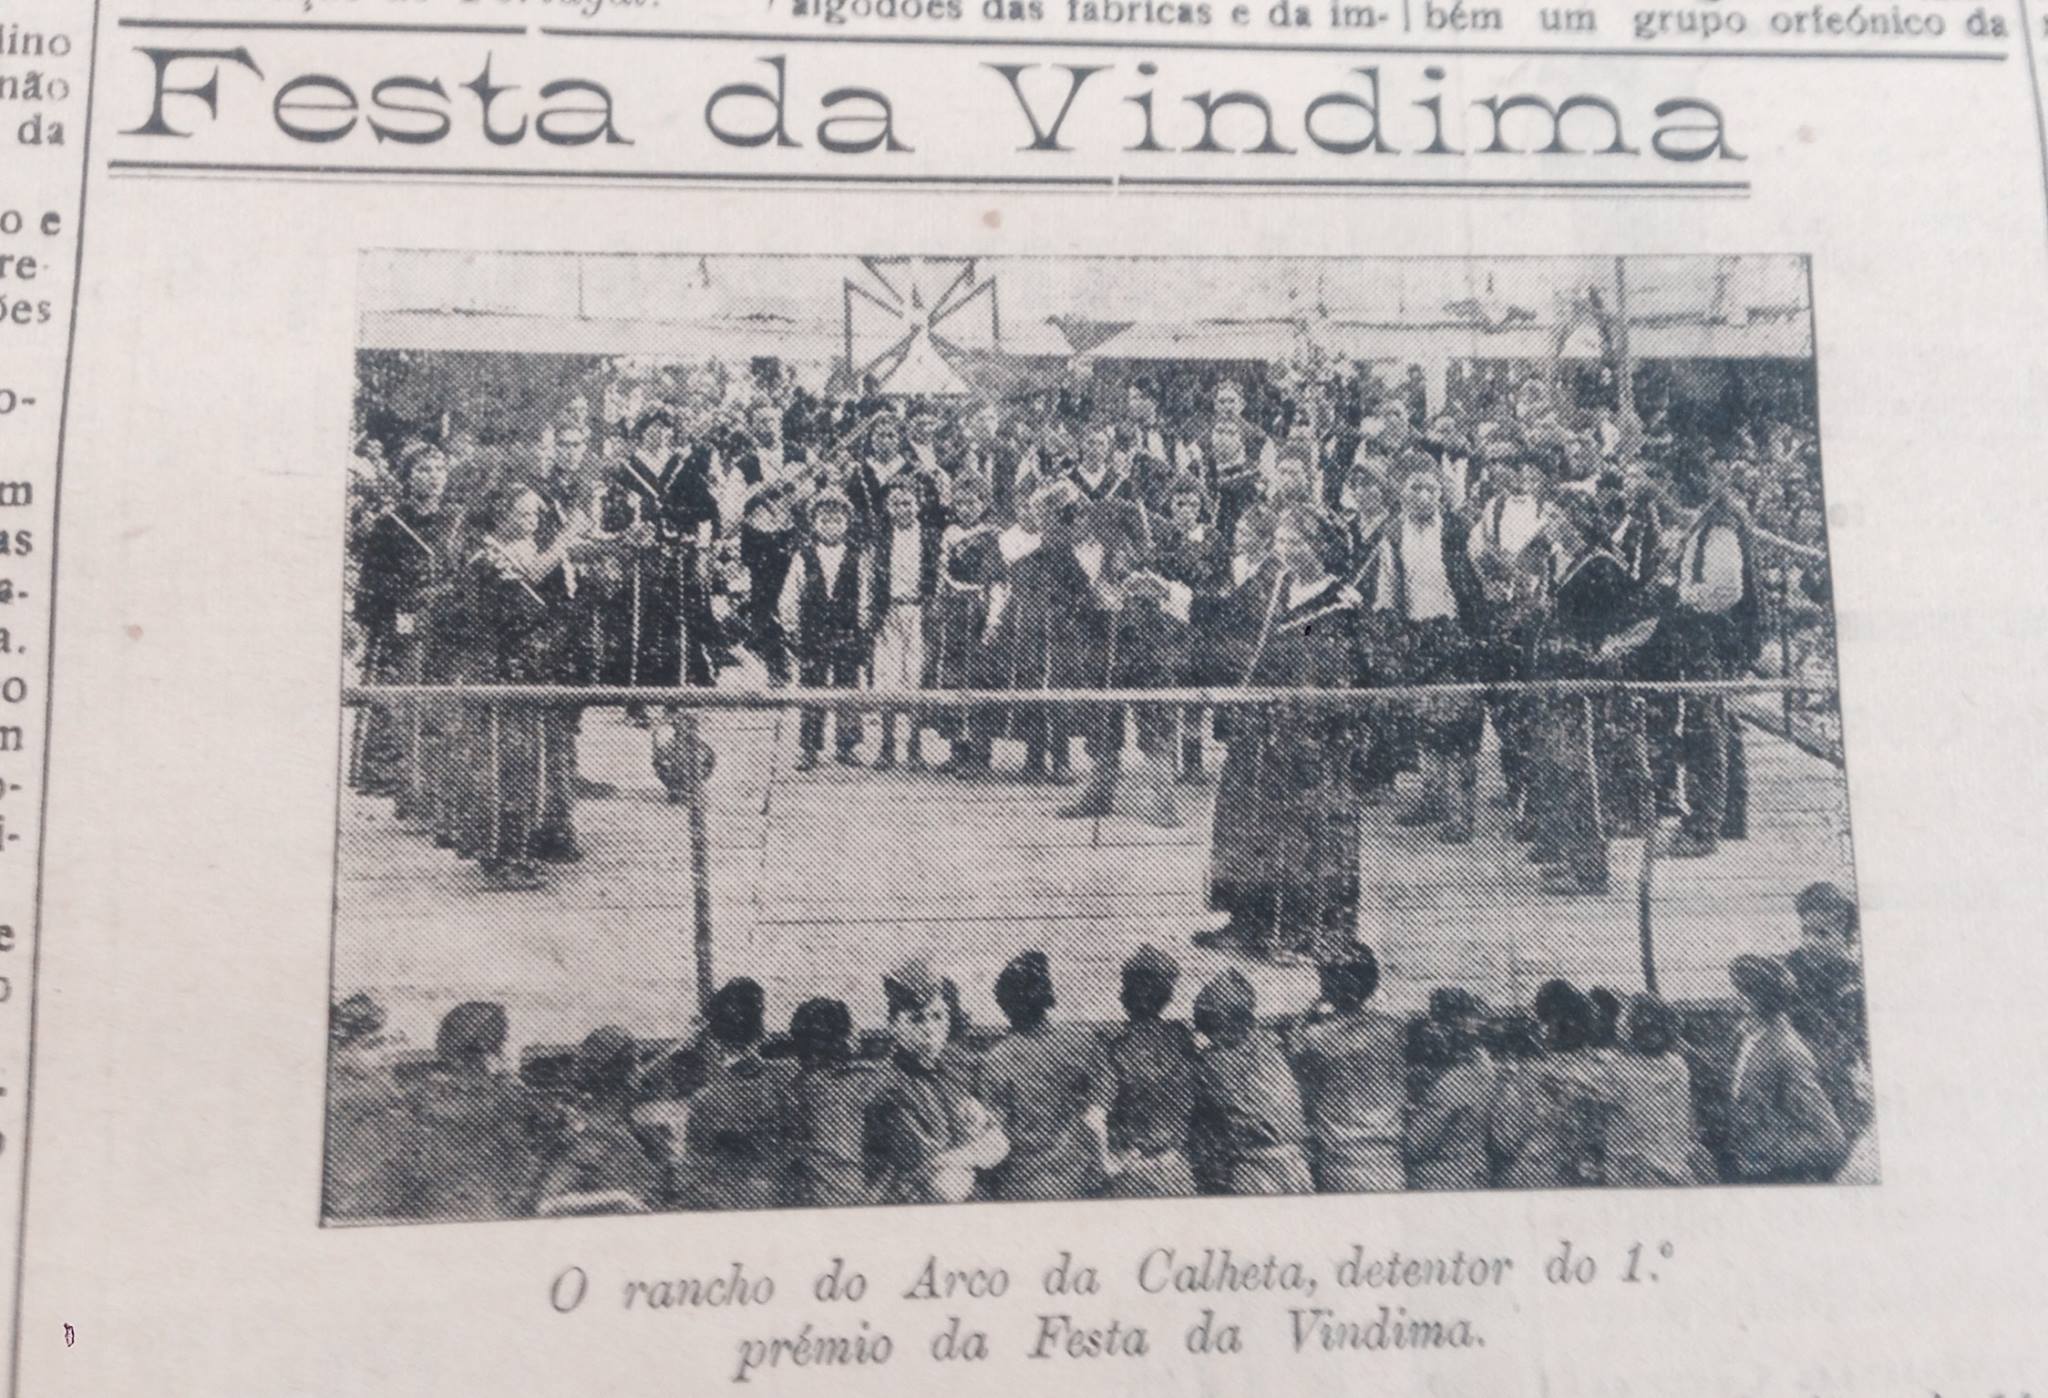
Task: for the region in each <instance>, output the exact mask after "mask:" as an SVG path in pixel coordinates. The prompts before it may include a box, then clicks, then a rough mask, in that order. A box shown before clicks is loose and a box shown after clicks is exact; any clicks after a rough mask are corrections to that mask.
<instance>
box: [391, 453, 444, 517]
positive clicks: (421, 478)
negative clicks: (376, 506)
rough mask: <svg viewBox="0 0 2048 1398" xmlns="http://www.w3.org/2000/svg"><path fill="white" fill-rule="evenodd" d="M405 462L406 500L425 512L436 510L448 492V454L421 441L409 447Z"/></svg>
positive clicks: (424, 513) (429, 512)
mask: <svg viewBox="0 0 2048 1398" xmlns="http://www.w3.org/2000/svg"><path fill="white" fill-rule="evenodd" d="M402 464H403V466H404V468H405V499H406V503H407V504H409V505H411V506H412V507H413V508H414V509H415V510H418V511H419V512H420V513H421V514H423V515H430V514H433V513H435V512H436V511H437V510H439V509H440V508H441V501H442V500H443V499H444V498H445V497H446V496H447V494H448V453H446V452H444V451H442V450H441V449H440V448H439V447H437V446H432V445H430V444H428V443H426V442H417V443H415V444H414V445H413V446H411V447H410V448H408V449H407V450H406V453H405V455H404V457H403V458H402Z"/></svg>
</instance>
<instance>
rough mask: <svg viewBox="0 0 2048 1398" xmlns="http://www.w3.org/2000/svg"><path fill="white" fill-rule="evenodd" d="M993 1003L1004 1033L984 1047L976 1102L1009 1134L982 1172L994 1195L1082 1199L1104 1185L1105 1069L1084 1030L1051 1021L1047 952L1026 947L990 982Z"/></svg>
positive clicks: (1099, 1048)
mask: <svg viewBox="0 0 2048 1398" xmlns="http://www.w3.org/2000/svg"><path fill="white" fill-rule="evenodd" d="M995 992H996V1005H997V1007H998V1008H1000V1009H1001V1010H1002V1012H1003V1016H1004V1018H1006V1019H1008V1020H1009V1021H1010V1032H1009V1033H1008V1034H1007V1035H1005V1036H1004V1037H1003V1038H1001V1039H998V1040H997V1041H996V1042H995V1043H993V1044H991V1045H989V1047H988V1050H987V1051H986V1052H985V1053H983V1054H982V1056H981V1063H980V1065H979V1067H978V1069H977V1070H976V1073H975V1096H977V1097H979V1098H980V1099H981V1101H982V1105H984V1106H986V1107H987V1108H988V1109H989V1111H990V1112H992V1113H993V1114H994V1116H995V1120H996V1124H997V1125H998V1126H999V1127H1000V1128H1001V1129H1002V1131H1003V1133H1004V1134H1005V1135H1006V1136H1008V1137H1009V1141H1010V1153H1009V1155H1008V1156H1006V1157H1005V1158H1004V1160H1003V1162H1002V1164H1000V1165H998V1166H996V1167H995V1169H993V1170H992V1171H990V1172H989V1190H990V1193H991V1194H993V1195H994V1197H996V1198H998V1199H1082V1198H1086V1197H1088V1196H1089V1195H1091V1194H1094V1193H1096V1192H1097V1191H1099V1190H1100V1189H1101V1188H1102V1186H1103V1184H1104V1183H1105V1182H1106V1179H1107V1175H1106V1173H1105V1171H1104V1168H1103V1153H1104V1144H1103V1136H1104V1134H1105V1127H1104V1105H1105V1104H1106V1103H1107V1102H1108V1100H1109V1094H1110V1077H1109V1063H1108V1061H1107V1060H1106V1059H1105V1058H1104V1057H1103V1052H1102V1044H1101V1042H1100V1040H1098V1039H1097V1038H1096V1037H1095V1035H1094V1034H1093V1033H1092V1032H1091V1031H1090V1030H1088V1029H1086V1028H1085V1027H1083V1026H1080V1025H1074V1024H1057V1023H1053V1022H1052V1021H1051V1020H1050V1019H1049V1018H1048V1014H1049V1012H1050V1011H1051V1010H1052V1008H1053V1006H1054V1005H1056V1004H1057V1003H1058V997H1057V996H1056V995H1055V994H1054V992H1053V983H1052V968H1051V966H1050V965H1049V964H1048V963H1047V961H1046V957H1045V953H1044V952H1040V951H1027V952H1024V953H1022V954H1021V955H1019V956H1017V957H1016V958H1015V959H1014V960H1012V961H1011V962H1010V964H1009V965H1007V966H1005V967H1004V968H1003V970H1002V974H1000V975H999V976H997V977H996V986H995Z"/></svg>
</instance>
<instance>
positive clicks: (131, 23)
mask: <svg viewBox="0 0 2048 1398" xmlns="http://www.w3.org/2000/svg"><path fill="white" fill-rule="evenodd" d="M115 23H116V24H117V25H119V26H120V27H121V28H123V29H229V30H233V29H248V30H260V29H303V30H305V31H307V32H308V33H314V34H498V35H506V34H509V35H519V36H523V35H525V34H526V32H527V28H526V26H525V25H523V24H383V23H379V22H377V21H375V20H346V19H336V20H294V19H121V20H116V21H115Z"/></svg>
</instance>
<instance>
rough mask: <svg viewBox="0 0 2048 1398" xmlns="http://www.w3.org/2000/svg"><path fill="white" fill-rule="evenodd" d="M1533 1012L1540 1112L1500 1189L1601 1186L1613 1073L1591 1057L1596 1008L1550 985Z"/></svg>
mask: <svg viewBox="0 0 2048 1398" xmlns="http://www.w3.org/2000/svg"><path fill="white" fill-rule="evenodd" d="M1535 1009H1536V1018H1537V1020H1538V1021H1539V1022H1540V1023H1541V1024H1542V1025H1543V1043H1544V1048H1545V1050H1546V1052H1545V1055H1544V1057H1543V1059H1542V1063H1541V1066H1540V1068H1538V1069H1537V1070H1536V1074H1537V1083H1538V1087H1539V1091H1538V1094H1537V1097H1536V1106H1537V1112H1536V1117H1535V1122H1534V1125H1533V1129H1531V1130H1530V1131H1529V1132H1528V1133H1527V1135H1526V1136H1525V1137H1524V1138H1523V1140H1522V1143H1521V1149H1520V1150H1519V1151H1518V1152H1517V1153H1516V1155H1515V1157H1514V1159H1513V1160H1512V1161H1511V1162H1510V1163H1509V1165H1508V1170H1507V1175H1506V1177H1505V1179H1503V1181H1502V1183H1504V1184H1506V1185H1508V1186H1510V1187H1512V1188H1518V1189H1555V1188H1560V1187H1573V1186H1580V1185H1588V1184H1599V1183H1600V1182H1601V1180H1602V1178H1603V1174H1604V1169H1605V1162H1604V1159H1603V1156H1604V1150H1605V1131H1606V1123H1607V1117H1608V1115H1609V1114H1610V1113H1611V1112H1612V1111H1613V1107H1614V1087H1613V1081H1612V1069H1611V1068H1610V1067H1609V1065H1607V1064H1605V1063H1603V1062H1601V1061H1600V1060H1599V1059H1597V1058H1595V1057H1594V1056H1593V1055H1592V1052H1591V1048H1592V1039H1593V1034H1594V1032H1595V1027H1596V1024H1597V1013H1596V1011H1595V1009H1594V1006H1593V1002H1592V1000H1591V998H1590V997H1588V996H1587V995H1586V993H1585V992H1584V991H1582V990H1580V989H1578V987H1576V986H1574V985H1572V984H1570V983H1569V982H1567V981H1562V980H1551V981H1546V982H1544V983H1543V985H1542V986H1540V987H1539V988H1538V989H1537V991H1536V1001H1535Z"/></svg>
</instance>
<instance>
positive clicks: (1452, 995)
mask: <svg viewBox="0 0 2048 1398" xmlns="http://www.w3.org/2000/svg"><path fill="white" fill-rule="evenodd" d="M1429 1017H1430V1019H1431V1020H1432V1021H1434V1022H1435V1023H1437V1024H1444V1025H1450V1026H1452V1027H1454V1028H1455V1029H1457V1030H1458V1031H1459V1032H1460V1033H1462V1034H1464V1035H1465V1036H1466V1037H1467V1038H1468V1039H1469V1040H1470V1041H1471V1042H1473V1043H1475V1044H1476V1043H1477V1042H1478V1041H1479V1031H1480V1027H1481V1026H1482V1025H1484V1024H1485V1023H1486V1002H1485V1001H1484V1000H1482V999H1480V998H1479V997H1478V996H1477V995H1474V994H1473V993H1472V992H1471V991H1469V990H1467V989H1465V988H1464V987H1463V986H1461V985H1440V986H1438V987H1437V988H1436V989H1435V990H1432V991H1430V992H1429Z"/></svg>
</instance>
